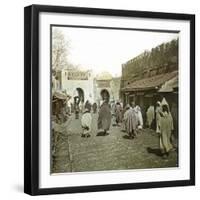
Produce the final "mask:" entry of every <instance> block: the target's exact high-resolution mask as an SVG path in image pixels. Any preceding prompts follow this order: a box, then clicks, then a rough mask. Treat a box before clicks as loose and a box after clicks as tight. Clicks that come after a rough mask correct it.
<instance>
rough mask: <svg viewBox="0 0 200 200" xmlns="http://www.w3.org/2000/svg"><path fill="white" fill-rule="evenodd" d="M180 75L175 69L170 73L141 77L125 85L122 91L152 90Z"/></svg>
mask: <svg viewBox="0 0 200 200" xmlns="http://www.w3.org/2000/svg"><path fill="white" fill-rule="evenodd" d="M175 76H178V71H173V72H170V73H165V74H159V75H156V76H152V77H148V78H144V79H140V80H137V81H134V82H132V83H130V84H129V85H127V86H126V87H124V88H123V89H122V91H140V90H150V89H155V88H156V87H160V86H161V85H162V84H164V83H165V82H166V81H168V80H170V79H172V78H174V77H175Z"/></svg>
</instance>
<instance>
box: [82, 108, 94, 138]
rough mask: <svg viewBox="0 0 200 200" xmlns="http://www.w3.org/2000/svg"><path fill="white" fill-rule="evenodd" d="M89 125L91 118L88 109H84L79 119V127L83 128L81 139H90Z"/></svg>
mask: <svg viewBox="0 0 200 200" xmlns="http://www.w3.org/2000/svg"><path fill="white" fill-rule="evenodd" d="M91 123H92V116H91V113H90V111H89V109H88V108H86V109H85V110H84V112H83V115H82V118H81V126H82V128H83V133H82V135H81V137H90V133H91Z"/></svg>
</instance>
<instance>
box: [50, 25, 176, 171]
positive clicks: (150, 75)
mask: <svg viewBox="0 0 200 200" xmlns="http://www.w3.org/2000/svg"><path fill="white" fill-rule="evenodd" d="M50 59H51V61H50V62H51V66H50V67H51V80H50V82H51V108H50V110H51V120H50V127H51V150H50V151H51V152H50V163H51V164H50V167H51V170H50V172H51V174H56V173H71V172H94V171H111V170H137V169H156V168H177V167H179V159H178V158H179V156H178V152H179V135H178V113H179V103H178V102H179V98H178V96H179V32H177V31H170V30H169V31H159V30H145V29H143V30H142V29H126V28H109V27H87V26H68V25H51V30H50Z"/></svg>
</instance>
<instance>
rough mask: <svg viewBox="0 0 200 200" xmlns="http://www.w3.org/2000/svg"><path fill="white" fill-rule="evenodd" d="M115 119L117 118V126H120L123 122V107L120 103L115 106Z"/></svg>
mask: <svg viewBox="0 0 200 200" xmlns="http://www.w3.org/2000/svg"><path fill="white" fill-rule="evenodd" d="M115 117H116V119H115V120H116V125H117V126H119V123H121V122H122V107H121V104H120V103H119V102H117V103H116V105H115Z"/></svg>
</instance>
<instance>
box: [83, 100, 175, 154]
mask: <svg viewBox="0 0 200 200" xmlns="http://www.w3.org/2000/svg"><path fill="white" fill-rule="evenodd" d="M91 107H92V106H91V105H89V103H86V104H85V109H84V112H83V114H82V117H81V125H82V129H83V132H82V137H90V134H91V126H92V115H91ZM95 110H96V109H95ZM95 112H96V111H95ZM154 118H155V121H156V133H157V134H158V135H159V144H160V150H161V155H162V156H163V157H168V155H169V152H170V151H171V150H173V145H172V131H173V129H174V127H173V118H172V115H171V113H170V109H169V105H168V103H167V101H166V100H165V98H164V99H163V100H162V102H159V101H158V102H157V104H156V109H154V107H152V106H150V107H149V108H148V110H147V112H146V119H147V120H146V123H147V126H148V127H151V123H152V121H153V119H154ZM112 119H114V121H115V124H113V125H115V126H118V127H121V131H123V132H126V133H127V134H128V135H127V137H128V138H129V139H134V138H135V137H136V136H137V135H138V134H139V133H140V132H141V130H142V129H143V116H142V112H141V108H140V106H139V105H136V104H135V102H131V104H127V105H126V106H124V108H123V105H122V104H121V103H120V102H116V103H113V104H112V105H110V104H109V102H108V101H107V100H104V101H103V102H102V104H101V105H100V107H99V111H98V120H97V127H98V133H101V135H102V136H106V135H109V130H110V126H111V123H112V121H113V120H112Z"/></svg>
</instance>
